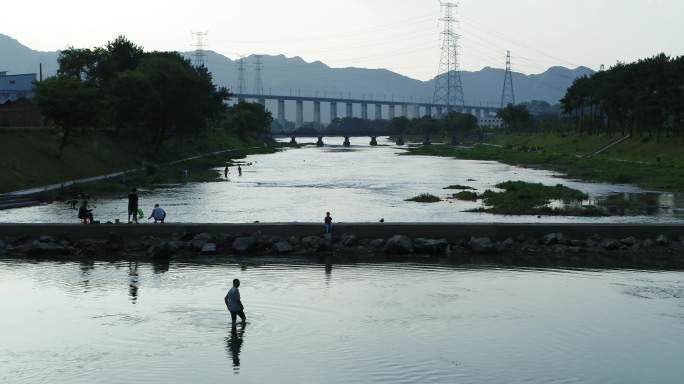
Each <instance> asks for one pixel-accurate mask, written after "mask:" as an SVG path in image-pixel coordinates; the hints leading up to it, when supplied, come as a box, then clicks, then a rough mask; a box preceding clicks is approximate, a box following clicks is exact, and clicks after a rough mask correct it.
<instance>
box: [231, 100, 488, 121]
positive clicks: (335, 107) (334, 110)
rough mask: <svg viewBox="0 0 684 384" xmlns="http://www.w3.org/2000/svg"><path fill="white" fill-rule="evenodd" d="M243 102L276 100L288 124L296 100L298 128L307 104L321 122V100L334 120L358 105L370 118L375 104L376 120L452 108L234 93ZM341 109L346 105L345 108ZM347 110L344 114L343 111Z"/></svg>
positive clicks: (484, 113) (476, 112) (473, 110)
mask: <svg viewBox="0 0 684 384" xmlns="http://www.w3.org/2000/svg"><path fill="white" fill-rule="evenodd" d="M231 96H232V97H233V98H236V99H238V100H239V101H245V100H249V101H257V102H259V103H260V104H262V105H266V100H273V101H276V102H277V103H278V108H277V109H278V110H277V120H278V122H279V123H281V124H282V125H283V126H285V122H286V116H285V103H286V102H294V103H296V105H297V116H296V120H295V128H299V127H301V126H303V125H304V103H313V110H314V119H313V122H314V124H316V125H320V124H321V103H329V104H330V120H331V121H332V120H334V119H336V118H338V117H353V116H354V105H360V106H361V118H362V119H369V118H370V116H369V113H368V108H369V106H372V108H373V109H374V111H375V113H374V114H373V119H375V120H381V119H383V118H386V119H389V120H391V119H393V118H395V117H398V116H404V117H407V118H417V117H422V116H441V115H442V114H444V113H446V112H448V109H449V108H448V107H447V106H446V105H444V104H433V103H425V102H416V101H394V100H372V99H353V98H349V99H345V98H336V97H317V96H316V97H312V96H285V95H258V94H248V93H244V94H241V93H237V94H232V95H231ZM385 106H387V110H388V115H387V116H383V109H384V107H385ZM340 108H344V111H341V110H340ZM451 110H452V111H456V112H462V113H470V114H472V115H473V116H475V117H477V118H485V117H492V116H495V115H496V112H497V111H498V110H499V108H493V107H482V106H464V107H451ZM342 112H344V113H342Z"/></svg>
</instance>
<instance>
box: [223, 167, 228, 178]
mask: <svg viewBox="0 0 684 384" xmlns="http://www.w3.org/2000/svg"><path fill="white" fill-rule="evenodd" d="M223 177H225V178H226V179H227V178H228V166H227V165H226V168H225V169H224V170H223Z"/></svg>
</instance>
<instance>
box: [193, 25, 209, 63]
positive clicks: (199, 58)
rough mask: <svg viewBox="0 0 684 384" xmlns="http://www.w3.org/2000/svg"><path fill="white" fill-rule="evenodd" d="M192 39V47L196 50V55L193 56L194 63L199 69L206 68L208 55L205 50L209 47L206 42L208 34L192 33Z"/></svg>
mask: <svg viewBox="0 0 684 384" xmlns="http://www.w3.org/2000/svg"><path fill="white" fill-rule="evenodd" d="M192 37H193V43H192V46H193V47H194V48H195V53H194V54H193V55H192V63H193V65H194V66H195V67H197V68H199V67H205V66H206V65H205V64H206V63H205V61H206V58H207V54H206V53H205V50H204V49H205V48H206V47H207V44H206V42H205V39H206V37H207V32H192Z"/></svg>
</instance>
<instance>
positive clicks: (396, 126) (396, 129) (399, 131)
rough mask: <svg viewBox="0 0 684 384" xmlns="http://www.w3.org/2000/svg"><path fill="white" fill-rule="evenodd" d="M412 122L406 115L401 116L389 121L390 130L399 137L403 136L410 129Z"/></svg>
mask: <svg viewBox="0 0 684 384" xmlns="http://www.w3.org/2000/svg"><path fill="white" fill-rule="evenodd" d="M410 124H411V122H410V121H409V119H408V118H406V117H405V116H399V117H395V118H394V119H392V120H391V121H390V123H389V127H390V130H391V131H392V132H393V133H394V134H395V135H397V137H398V138H403V137H404V134H405V133H406V131H407V130H408V129H409V125H410Z"/></svg>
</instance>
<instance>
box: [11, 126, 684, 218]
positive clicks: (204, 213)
mask: <svg viewBox="0 0 684 384" xmlns="http://www.w3.org/2000/svg"><path fill="white" fill-rule="evenodd" d="M302 140H309V141H312V140H313V141H315V139H300V141H302ZM325 140H326V142H327V143H328V146H326V147H324V148H316V147H315V146H309V147H306V148H302V149H291V150H285V151H282V152H279V153H276V154H269V155H255V156H249V157H248V158H247V159H246V160H245V161H246V162H248V163H252V165H251V166H245V167H243V169H244V172H243V176H242V177H238V176H237V175H236V174H235V173H236V171H237V170H236V169H232V171H231V172H232V173H231V176H230V182H228V181H225V182H219V183H191V184H185V185H175V186H167V187H162V188H159V189H156V190H154V191H142V192H141V197H140V204H141V207H142V208H143V209H144V211H145V212H146V213H148V214H149V212H150V211H151V209H152V207H153V206H154V204H155V203H159V204H161V206H162V207H164V208H165V209H166V211H167V213H168V216H167V220H168V221H169V222H186V223H188V222H200V223H224V222H243V223H244V222H248V223H251V222H254V221H261V222H318V221H322V218H323V216H324V215H325V212H326V211H331V212H332V216H333V218H334V219H335V221H337V222H362V221H366V222H377V221H378V220H380V219H381V218H384V219H385V221H386V222H405V221H409V222H491V221H497V222H537V221H544V222H639V223H645V222H682V221H684V209H680V210H677V211H675V209H678V208H684V196H681V195H674V194H658V195H656V197H655V198H654V199H653V201H654V204H655V207H653V213H652V214H650V215H646V216H627V217H608V218H578V217H543V218H541V219H537V217H536V216H498V215H491V214H483V213H470V212H464V211H466V210H470V209H473V208H476V207H478V205H477V204H476V203H471V202H463V201H457V200H448V201H443V202H440V203H436V204H421V203H414V202H406V201H404V200H406V199H408V198H411V197H414V196H416V195H419V194H422V193H432V194H434V195H437V196H440V197H442V198H446V197H449V196H451V194H453V193H455V192H457V191H453V190H444V189H443V188H444V187H447V186H449V185H455V184H460V185H467V186H470V187H473V188H476V189H477V190H478V191H479V192H484V191H485V190H486V189H492V188H494V185H496V184H498V183H500V182H503V181H507V180H522V181H528V182H535V183H537V182H538V183H544V184H546V185H556V184H558V183H562V184H564V185H567V186H569V187H571V188H576V189H579V190H582V191H584V192H587V193H588V194H589V195H590V197H591V198H596V197H598V196H605V195H607V194H611V193H638V192H641V191H640V190H639V189H638V188H636V187H633V186H626V185H610V184H597V183H583V182H577V181H572V180H566V179H563V178H560V177H559V175H557V174H554V173H553V172H550V171H541V170H533V169H525V168H520V167H514V166H509V165H505V164H501V163H497V162H492V161H471V160H456V159H450V158H440V157H424V156H399V154H400V153H402V152H403V151H404V149H402V148H397V147H395V146H392V145H391V143H390V142H388V141H384V142H381V143H384V144H386V146H380V147H370V146H369V145H368V138H363V137H361V138H352V144H353V145H352V147H351V148H344V147H342V142H343V140H344V139H343V138H326V139H325ZM217 172H222V170H217ZM91 202H92V203H94V205H95V212H94V214H95V218H96V219H97V220H101V221H102V222H106V221H112V222H114V221H115V219H120V220H122V221H125V220H126V214H127V212H126V211H127V200H126V195H125V194H122V195H121V196H119V197H116V198H111V197H110V198H101V199H95V200H91ZM76 213H77V212H76V211H74V210H70V209H68V207H67V205H66V204H65V203H62V202H57V203H54V204H49V205H45V206H38V207H29V208H22V209H14V210H7V211H0V222H51V223H54V222H77V221H78V220H77V219H76Z"/></svg>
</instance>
